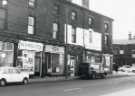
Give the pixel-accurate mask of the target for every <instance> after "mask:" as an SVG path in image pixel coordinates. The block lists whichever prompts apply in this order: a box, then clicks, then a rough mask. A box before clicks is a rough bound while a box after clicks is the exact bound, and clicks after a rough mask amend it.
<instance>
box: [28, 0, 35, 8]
mask: <svg viewBox="0 0 135 96" xmlns="http://www.w3.org/2000/svg"><path fill="white" fill-rule="evenodd" d="M35 3H36V0H29V2H28V4H29V7H35Z"/></svg>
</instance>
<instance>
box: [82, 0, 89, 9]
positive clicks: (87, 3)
mask: <svg viewBox="0 0 135 96" xmlns="http://www.w3.org/2000/svg"><path fill="white" fill-rule="evenodd" d="M82 5H83V7H85V8H87V9H89V0H82Z"/></svg>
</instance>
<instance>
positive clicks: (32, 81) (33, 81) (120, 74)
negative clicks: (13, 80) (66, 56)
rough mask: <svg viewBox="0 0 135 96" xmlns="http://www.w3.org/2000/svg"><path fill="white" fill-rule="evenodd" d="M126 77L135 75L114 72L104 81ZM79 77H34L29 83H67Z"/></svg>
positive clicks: (134, 74)
mask: <svg viewBox="0 0 135 96" xmlns="http://www.w3.org/2000/svg"><path fill="white" fill-rule="evenodd" d="M128 76H135V73H125V72H115V71H113V72H112V74H108V75H107V77H106V79H111V78H120V77H128ZM76 79H79V77H68V78H66V77H65V76H55V77H44V78H40V77H35V78H31V79H30V80H29V82H30V83H38V82H53V81H67V80H76Z"/></svg>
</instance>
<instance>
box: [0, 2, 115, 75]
mask: <svg viewBox="0 0 135 96" xmlns="http://www.w3.org/2000/svg"><path fill="white" fill-rule="evenodd" d="M86 1H87V0H86ZM86 1H85V2H86ZM85 4H86V3H84V5H85ZM86 7H87V8H86ZM112 21H113V20H112V19H111V18H109V17H106V16H103V15H101V14H99V13H96V12H93V11H91V10H89V9H88V5H86V6H84V7H83V6H80V5H78V4H74V3H72V2H69V1H68V0H67V1H66V0H1V1H0V66H3V65H4V66H5V65H6V66H19V67H22V68H24V69H26V70H27V71H29V72H30V74H31V75H37V76H47V75H52V76H53V75H65V73H67V71H68V69H67V66H70V70H72V74H71V76H75V75H77V74H78V65H79V63H81V62H84V61H87V62H90V60H91V58H94V60H95V61H96V60H97V61H100V59H101V58H100V55H103V54H108V55H110V56H111V54H112V51H111V48H112Z"/></svg>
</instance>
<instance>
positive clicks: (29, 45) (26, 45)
mask: <svg viewBox="0 0 135 96" xmlns="http://www.w3.org/2000/svg"><path fill="white" fill-rule="evenodd" d="M19 48H20V49H27V50H35V51H42V50H43V44H41V43H36V42H29V41H20V42H19Z"/></svg>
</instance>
